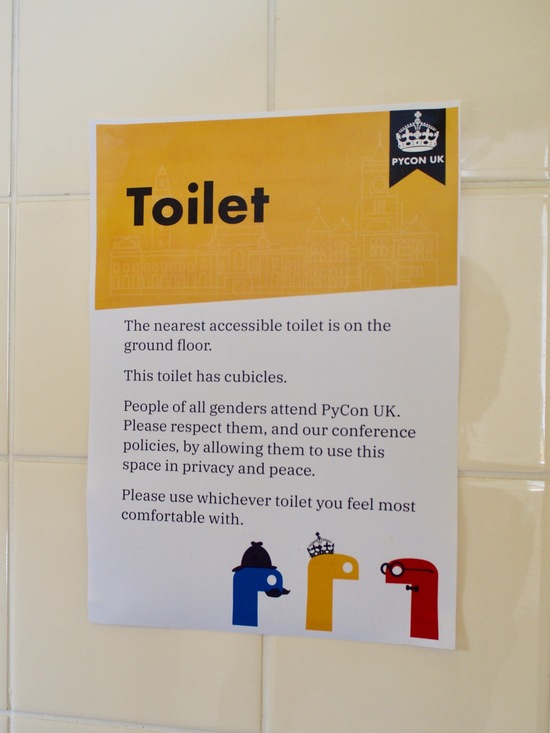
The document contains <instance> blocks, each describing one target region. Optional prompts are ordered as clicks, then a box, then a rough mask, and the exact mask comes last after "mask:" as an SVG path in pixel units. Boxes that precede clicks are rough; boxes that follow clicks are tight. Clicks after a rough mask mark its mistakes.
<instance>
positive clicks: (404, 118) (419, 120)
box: [389, 109, 446, 188]
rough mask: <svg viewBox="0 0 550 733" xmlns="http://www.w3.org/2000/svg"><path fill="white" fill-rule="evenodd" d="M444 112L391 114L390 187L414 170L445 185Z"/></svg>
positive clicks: (397, 111) (409, 111)
mask: <svg viewBox="0 0 550 733" xmlns="http://www.w3.org/2000/svg"><path fill="white" fill-rule="evenodd" d="M445 131H446V110H445V109H423V110H419V109H417V110H396V111H393V112H390V161H389V162H390V188H391V186H394V185H395V184H396V183H399V181H401V180H403V178H405V177H406V176H408V175H410V174H411V173H412V172H413V171H415V170H419V171H421V172H422V173H425V174H426V175H428V176H430V177H431V178H434V179H435V180H436V181H439V183H442V184H443V185H445Z"/></svg>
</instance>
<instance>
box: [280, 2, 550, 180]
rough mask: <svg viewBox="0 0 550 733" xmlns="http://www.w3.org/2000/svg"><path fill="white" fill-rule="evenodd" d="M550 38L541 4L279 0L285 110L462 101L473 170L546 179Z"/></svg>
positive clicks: (547, 10)
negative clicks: (299, 0) (503, 4)
mask: <svg viewBox="0 0 550 733" xmlns="http://www.w3.org/2000/svg"><path fill="white" fill-rule="evenodd" d="M549 28H550V6H549V5H548V3H543V2H540V1H539V0H526V1H525V2H523V3H521V4H518V3H515V4H514V3H512V4H510V3H508V4H507V5H506V7H505V8H503V6H502V3H501V2H500V1H499V0H487V2H484V3H479V2H475V0H465V2H461V3H445V4H440V5H437V4H434V3H433V2H430V1H429V0H421V1H420V2H415V3H403V2H400V1H399V0H389V2H383V3H381V2H377V1H376V0H365V1H364V2H357V0H343V1H342V2H333V0H303V1H302V2H295V0H278V2H277V35H276V46H275V49H276V65H275V80H276V94H275V99H276V107H277V109H281V110H283V109H287V108H304V107H310V108H316V107H335V106H350V105H352V106H356V105H376V104H388V103H393V104H399V103H402V104H409V103H410V104H418V103H421V102H430V101H431V102H438V101H449V100H458V101H460V102H461V103H462V130H463V133H464V135H463V147H462V152H463V161H464V163H463V164H464V168H465V169H467V170H468V171H469V172H470V173H477V174H481V175H488V174H491V175H506V176H511V177H515V176H517V175H520V176H525V175H527V176H528V177H537V178H539V179H542V178H543V177H544V171H545V170H546V171H547V169H548V160H547V157H546V155H547V153H546V151H547V149H548V132H549V120H550V95H549V94H547V93H545V91H544V90H547V89H548V87H549V84H550V44H548V38H547V37H548V29H549ZM503 171H505V173H503Z"/></svg>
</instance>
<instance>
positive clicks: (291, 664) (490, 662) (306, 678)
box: [266, 479, 549, 733]
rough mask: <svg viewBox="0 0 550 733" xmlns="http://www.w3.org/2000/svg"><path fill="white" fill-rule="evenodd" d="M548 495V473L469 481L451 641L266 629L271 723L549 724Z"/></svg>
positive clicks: (307, 727)
mask: <svg viewBox="0 0 550 733" xmlns="http://www.w3.org/2000/svg"><path fill="white" fill-rule="evenodd" d="M547 503H548V497H547V496H545V492H544V483H543V482H528V481H525V482H522V481H498V480H496V479H495V480H491V481H490V480H485V481H484V480H478V481H469V482H464V483H463V485H462V487H461V492H460V531H459V588H458V591H459V593H458V649H457V650H455V651H444V650H434V649H419V648H413V647H405V646H389V645H383V644H357V643H356V644H353V643H347V642H333V641H330V640H326V641H325V640H312V639H304V640H294V639H272V640H270V643H269V646H270V648H269V652H268V655H267V660H268V669H269V673H268V680H269V682H268V699H267V709H268V710H269V712H270V716H269V724H268V726H267V728H266V730H267V731H268V733H333V732H334V731H336V730H338V731H407V732H408V733H426V731H445V733H465V731H479V733H519V731H529V733H546V731H547V730H548V728H547V705H548V689H547V681H546V680H547V674H548V666H549V664H548V652H549V648H548V634H547V627H548V610H549V609H548V593H547V591H548V559H549V555H548V538H547V537H545V536H544V535H543V523H545V524H547V522H548V516H547V515H548V508H547V506H546V504H547ZM543 515H545V516H543Z"/></svg>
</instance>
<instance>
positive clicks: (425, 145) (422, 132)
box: [395, 112, 439, 152]
mask: <svg viewBox="0 0 550 733" xmlns="http://www.w3.org/2000/svg"><path fill="white" fill-rule="evenodd" d="M414 116H415V120H414V122H409V124H408V125H404V126H403V127H402V128H401V129H400V130H399V131H398V132H396V133H395V138H396V140H397V144H398V145H399V148H400V150H405V151H407V152H409V151H411V152H420V151H422V150H433V148H435V146H436V145H437V138H438V137H439V131H438V130H437V129H436V128H435V127H434V126H433V125H429V124H428V123H427V122H421V121H420V118H421V117H422V112H415V113H414Z"/></svg>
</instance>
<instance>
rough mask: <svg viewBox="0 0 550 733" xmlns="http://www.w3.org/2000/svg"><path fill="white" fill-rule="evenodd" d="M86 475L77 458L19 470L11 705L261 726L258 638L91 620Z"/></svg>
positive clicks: (138, 719)
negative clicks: (87, 597) (87, 607)
mask: <svg viewBox="0 0 550 733" xmlns="http://www.w3.org/2000/svg"><path fill="white" fill-rule="evenodd" d="M85 479H86V468H85V466H84V465H77V464H67V463H65V464H58V463H19V464H17V465H16V470H15V488H14V495H15V499H14V550H13V565H12V567H13V579H12V580H13V604H12V605H13V616H12V619H13V631H12V642H13V643H12V657H13V664H12V667H13V677H12V683H11V684H12V704H13V707H14V709H15V710H28V711H39V712H40V713H42V714H48V715H56V714H58V715H63V716H71V717H85V718H91V719H99V720H105V721H128V722H130V723H133V724H134V725H135V727H138V726H137V723H140V724H143V725H151V726H158V727H162V726H173V727H177V728H178V729H187V728H191V729H194V728H198V729H201V730H202V729H204V730H216V731H217V730H219V731H241V732H242V733H258V731H259V726H260V722H259V721H260V691H261V679H260V663H261V638H260V637H259V636H251V635H246V634H223V633H201V632H194V631H177V630H167V629H151V628H148V629H143V628H129V627H122V626H118V627H116V626H102V625H97V624H91V623H89V622H88V620H87V609H86V589H87V576H86V503H85Z"/></svg>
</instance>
